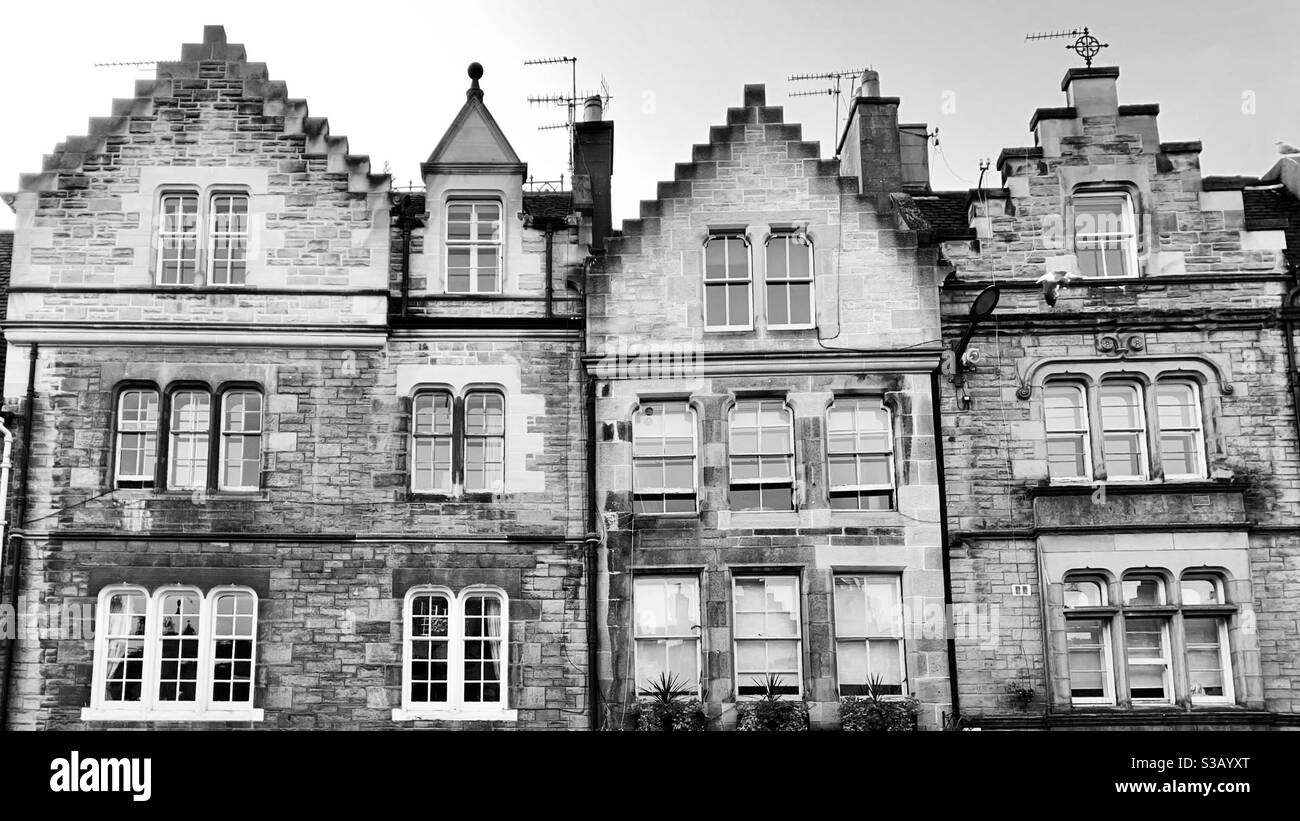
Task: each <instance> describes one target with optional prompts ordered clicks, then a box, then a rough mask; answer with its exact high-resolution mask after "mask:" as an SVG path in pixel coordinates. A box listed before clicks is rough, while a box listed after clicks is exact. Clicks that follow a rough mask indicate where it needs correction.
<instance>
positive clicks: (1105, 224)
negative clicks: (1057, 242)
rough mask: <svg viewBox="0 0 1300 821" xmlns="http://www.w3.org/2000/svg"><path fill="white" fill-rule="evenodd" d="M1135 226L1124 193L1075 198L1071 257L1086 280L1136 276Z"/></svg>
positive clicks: (1077, 195)
mask: <svg viewBox="0 0 1300 821" xmlns="http://www.w3.org/2000/svg"><path fill="white" fill-rule="evenodd" d="M1136 225H1137V223H1136V220H1135V219H1134V212H1133V200H1132V198H1131V197H1129V195H1128V194H1127V193H1126V192H1124V191H1084V192H1076V193H1075V194H1074V253H1075V255H1076V257H1077V258H1078V260H1079V273H1081V274H1082V275H1083V276H1085V277H1099V278H1112V277H1133V276H1137V273H1138V268H1137V227H1136Z"/></svg>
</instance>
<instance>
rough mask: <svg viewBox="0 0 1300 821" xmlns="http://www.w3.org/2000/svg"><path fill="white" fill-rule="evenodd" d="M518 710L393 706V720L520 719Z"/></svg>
mask: <svg viewBox="0 0 1300 821" xmlns="http://www.w3.org/2000/svg"><path fill="white" fill-rule="evenodd" d="M518 720H519V711H518V710H507V709H505V708H504V707H487V708H472V709H455V708H451V707H412V708H402V707H394V708H393V721H518Z"/></svg>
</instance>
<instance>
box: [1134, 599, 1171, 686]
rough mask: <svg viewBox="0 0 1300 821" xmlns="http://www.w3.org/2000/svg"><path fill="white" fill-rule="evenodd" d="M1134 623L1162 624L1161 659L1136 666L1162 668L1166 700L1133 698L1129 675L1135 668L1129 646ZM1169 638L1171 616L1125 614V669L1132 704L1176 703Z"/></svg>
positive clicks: (1138, 663)
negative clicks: (1131, 626)
mask: <svg viewBox="0 0 1300 821" xmlns="http://www.w3.org/2000/svg"><path fill="white" fill-rule="evenodd" d="M1132 621H1154V622H1159V624H1160V658H1159V659H1154V658H1152V659H1143V660H1140V661H1138V662H1137V665H1136V666H1138V667H1157V666H1158V667H1160V669H1161V676H1162V682H1163V687H1164V690H1165V697H1164V698H1134V697H1133V679H1132V676H1131V675H1127V674H1128V673H1129V672H1131V671H1132V669H1133V667H1134V662H1133V658H1132V653H1131V651H1130V649H1129V646H1128V634H1129V623H1130V622H1132ZM1169 638H1170V637H1169V616H1168V615H1165V614H1154V613H1153V614H1151V615H1141V614H1137V613H1134V614H1129V613H1125V614H1124V669H1125V671H1126V677H1127V679H1128V697H1129V702H1130V703H1132V704H1134V705H1137V706H1143V705H1148V704H1173V703H1174V700H1175V693H1174V686H1173V662H1172V659H1171V658H1170V646H1169Z"/></svg>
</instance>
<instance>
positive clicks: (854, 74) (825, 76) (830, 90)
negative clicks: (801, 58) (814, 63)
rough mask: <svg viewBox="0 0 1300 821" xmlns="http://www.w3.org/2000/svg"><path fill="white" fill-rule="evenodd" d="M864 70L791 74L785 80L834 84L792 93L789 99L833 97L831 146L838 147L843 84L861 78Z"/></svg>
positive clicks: (853, 69) (852, 69) (851, 69)
mask: <svg viewBox="0 0 1300 821" xmlns="http://www.w3.org/2000/svg"><path fill="white" fill-rule="evenodd" d="M863 71H866V69H862V68H850V69H844V70H843V71H823V72H818V73H813V74H791V75H790V76H789V77H787V78H786V80H787V81H788V82H791V83H797V82H806V81H808V80H830V81H832V82H834V83H835V85H834V86H829V87H826V88H818V89H814V90H811V91H792V92H790V94H789V95H788V96H790V97H823V96H826V97H834V98H835V128H834V130H833V131H832V132H831V140H832V145H839V140H840V98H841V97H843V96H844V92H843V87H842V86H843V83H844V81H845V80H855V79H857V78H858V77H861V76H862V72H863Z"/></svg>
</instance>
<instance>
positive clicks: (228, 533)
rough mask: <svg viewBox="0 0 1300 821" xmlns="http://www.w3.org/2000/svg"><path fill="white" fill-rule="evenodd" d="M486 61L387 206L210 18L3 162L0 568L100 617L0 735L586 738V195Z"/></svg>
mask: <svg viewBox="0 0 1300 821" xmlns="http://www.w3.org/2000/svg"><path fill="white" fill-rule="evenodd" d="M481 74H482V70H481V68H478V69H475V70H474V71H473V72H472V78H473V79H472V86H471V88H470V90H469V92H468V93H467V101H466V104H465V106H464V108H463V110H462V111H461V112H460V113H459V115H458V116H457V117H456V118H455V119H454V121H453V124H452V126H451V127H450V128H449V129H448V132H447V134H446V136H445V137H444V139H443V140H442V142H441V143H440V144H439V145H438V146H437V147H436V149H435V150H434V151H433V153H432V155H431V156H430V158H429V161H428V162H426V163H425V164H424V166H423V169H424V187H423V189H422V190H418V191H412V192H395V191H393V190H392V189H391V185H390V181H389V179H388V177H387V176H384V175H378V174H374V173H372V171H371V168H370V165H369V162H368V160H367V158H366V157H364V156H357V155H354V154H351V153H349V146H348V142H347V140H346V138H344V137H340V136H336V135H334V134H332V133H331V130H330V127H329V124H328V123H327V122H326V121H325V120H324V119H321V118H317V117H312V116H309V114H308V110H307V105H306V103H305V102H304V101H302V100H298V99H294V98H291V97H290V96H289V95H288V93H287V91H286V87H285V84H284V83H283V82H280V81H276V80H272V79H269V77H268V74H267V71H266V67H265V66H264V65H263V64H261V63H256V62H250V61H249V60H248V59H247V58H246V55H245V51H244V48H243V47H242V46H239V45H236V44H233V43H228V42H227V41H226V38H225V34H224V31H223V30H222V29H220V28H219V27H209V28H208V29H206V30H205V32H204V38H203V42H202V43H201V44H192V45H186V46H185V47H184V49H183V52H182V55H181V59H180V60H179V61H177V62H173V63H162V64H160V65H159V66H158V72H157V78H156V79H154V80H150V81H144V82H141V83H139V84H138V86H137V88H136V94H135V96H134V98H131V99H127V100H119V101H117V102H115V103H114V110H113V114H112V116H110V117H104V118H96V119H94V120H92V121H91V128H90V134H89V135H88V136H85V137H77V138H71V139H69V140H68V141H67V142H65V143H63V144H61V145H60V146H59V147H58V149H57V150H56V151H55V153H54V154H53V155H51V156H49V157H47V158H46V163H45V170H44V171H43V172H42V173H40V174H35V175H29V176H26V177H24V178H23V180H22V186H21V190H20V191H19V192H18V193H17V194H16V195H13V196H12V197H11V201H12V206H13V207H14V209H15V211H16V212H17V215H18V230H17V235H16V242H15V247H14V257H13V285H14V287H13V294H12V299H13V302H12V304H11V306H10V313H9V318H8V320H9V321H8V323H7V326H6V332H7V337H8V343H9V353H8V358H9V361H10V363H11V367H10V368H9V371H8V376H9V384H8V385H7V386H6V391H5V395H6V396H7V397H8V398H9V401H8V405H7V410H8V411H9V412H10V414H11V416H12V417H13V418H14V419H16V420H19V421H18V424H19V425H20V427H21V425H22V420H23V419H24V418H26V417H25V415H26V414H27V413H28V412H29V411H30V413H31V417H30V419H31V422H30V428H29V429H23V430H21V432H20V436H21V438H23V439H28V438H29V439H30V450H29V451H26V452H27V454H28V455H27V458H26V460H25V461H24V462H23V463H22V464H20V465H19V471H20V473H21V476H22V477H23V478H24V480H25V482H24V484H23V488H24V489H25V495H24V492H23V491H21V490H20V491H19V494H18V497H17V501H16V503H15V510H16V515H15V516H14V517H11V518H12V520H13V528H12V536H13V538H11V539H10V540H9V544H8V549H7V551H6V558H7V560H8V562H7V572H8V582H9V583H8V585H7V589H8V590H10V591H13V590H15V585H16V589H17V590H18V591H20V592H21V595H22V599H23V601H24V605H25V606H27V607H35V608H39V610H40V612H42V613H51V612H68V613H89V612H91V611H92V610H94V611H95V612H96V613H97V619H96V621H97V624H98V628H99V629H98V630H97V631H96V635H95V637H94V638H91V637H90V636H89V634H88V633H86V632H85V631H83V630H81V629H80V627H79V626H77V625H73V624H64V625H62V626H61V629H60V630H50V629H46V630H43V631H42V632H40V634H39V635H32V634H30V633H23V634H20V636H19V638H18V641H17V643H16V644H15V645H12V646H13V649H14V658H13V665H12V670H11V671H10V675H9V676H8V681H9V682H10V688H9V691H8V693H7V695H6V704H7V707H8V709H7V714H6V718H7V725H8V726H11V727H14V728H37V729H64V728H97V727H121V726H155V725H157V724H158V723H159V722H168V724H167V725H166V726H177V725H179V726H191V727H213V726H217V727H221V726H243V727H254V728H257V727H268V728H297V727H308V728H312V727H314V728H389V727H426V726H470V727H494V728H512V727H526V728H555V729H567V728H583V727H586V726H588V706H587V701H586V692H587V679H586V671H587V667H588V665H587V634H586V628H587V625H586V621H585V619H586V613H587V607H586V596H587V593H586V588H585V585H584V567H585V562H584V556H585V552H584V551H585V547H584V545H585V540H584V536H585V534H586V532H587V529H588V523H587V510H586V505H585V499H586V494H585V492H584V486H583V469H584V460H583V455H584V453H585V447H584V437H585V432H584V429H583V424H584V422H583V417H582V414H581V408H582V403H581V380H580V378H579V375H580V369H581V362H580V354H581V350H582V346H583V338H582V333H581V327H582V326H581V315H580V309H581V305H580V304H579V303H578V302H577V301H575V299H573V297H572V293H573V289H572V288H569V289H568V290H566V289H565V283H566V282H567V281H569V280H571V279H572V278H573V277H574V276H580V275H581V265H580V262H581V260H582V259H583V257H584V256H586V253H587V245H588V244H589V243H590V233H591V229H590V225H591V222H592V221H591V219H590V215H591V208H590V203H589V202H588V203H587V205H586V206H584V205H583V204H582V203H575V202H574V201H573V196H572V194H571V193H569V192H564V193H560V194H550V195H546V196H534V195H531V194H526V193H525V192H524V181H525V178H526V166H525V165H524V163H523V162H522V161H521V160H520V159H519V158H518V157H517V156H515V154H514V151H513V149H512V148H511V147H510V144H509V142H508V140H507V139H506V138H505V136H504V135H503V134H502V133H501V131H500V129H499V128H498V127H497V125H496V123H495V121H494V120H493V119H492V117H491V114H490V113H489V112H488V110H487V108H486V107H485V106H484V104H483V91H482V90H481V89H480V87H479V82H478V78H479V77H480V76H481ZM588 199H590V198H589V197H588ZM584 208H585V210H586V211H587V215H586V216H582V215H581V214H580V212H581V211H583V210H584ZM584 230H585V237H584V236H583V234H584ZM547 277H552V278H553V279H552V280H548V279H547ZM554 282H558V283H560V285H559V295H558V296H554V295H553V293H552V288H551V287H549V286H550V285H552V284H553V283H554ZM29 355H30V357H31V359H30V361H32V362H34V375H35V379H34V381H33V382H32V383H31V384H30V385H29V384H28V382H27V378H28V367H27V365H28V362H29ZM24 447H26V446H25V445H24ZM15 565H16V567H15ZM15 572H17V577H16V582H15V575H14V574H15Z"/></svg>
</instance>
